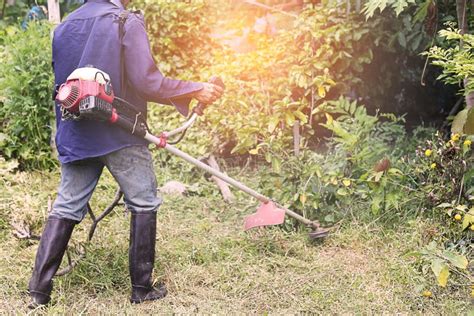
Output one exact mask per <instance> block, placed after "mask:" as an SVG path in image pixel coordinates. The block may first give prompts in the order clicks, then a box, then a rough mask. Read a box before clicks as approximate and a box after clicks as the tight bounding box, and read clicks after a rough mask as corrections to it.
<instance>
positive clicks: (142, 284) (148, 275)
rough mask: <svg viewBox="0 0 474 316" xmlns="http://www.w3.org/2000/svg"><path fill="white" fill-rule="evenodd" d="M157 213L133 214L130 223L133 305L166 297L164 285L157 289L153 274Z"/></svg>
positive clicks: (131, 299)
mask: <svg viewBox="0 0 474 316" xmlns="http://www.w3.org/2000/svg"><path fill="white" fill-rule="evenodd" d="M155 239H156V213H152V212H146V213H132V218H131V223H130V249H129V253H128V254H129V268H130V279H131V281H132V296H131V297H130V302H131V303H135V304H138V303H142V302H144V301H154V300H158V299H161V298H163V297H165V296H166V294H167V290H166V287H165V286H164V285H160V286H159V287H158V288H155V287H154V286H153V283H152V272H153V266H154V264H155Z"/></svg>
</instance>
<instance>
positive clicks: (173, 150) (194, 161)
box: [145, 133, 315, 227]
mask: <svg viewBox="0 0 474 316" xmlns="http://www.w3.org/2000/svg"><path fill="white" fill-rule="evenodd" d="M145 139H146V140H148V141H149V142H151V143H154V144H156V145H159V144H160V139H159V138H158V137H156V136H153V135H151V134H149V133H147V134H146V135H145ZM164 149H166V150H167V151H169V152H170V153H172V154H173V155H176V156H178V157H180V158H181V159H183V160H186V161H187V162H189V163H190V164H192V165H195V166H196V167H198V168H200V169H202V170H204V171H206V172H209V173H210V174H212V175H213V176H216V177H217V178H219V179H221V180H222V181H225V182H227V183H229V184H230V185H232V186H233V187H235V188H237V189H239V190H241V191H243V192H245V193H247V194H249V195H251V196H253V197H254V198H256V199H257V200H259V201H260V202H263V203H268V202H270V201H271V199H269V198H268V197H266V196H264V195H263V194H260V193H258V192H257V191H255V190H253V189H251V188H249V187H247V186H246V185H244V184H243V183H241V182H239V181H237V180H234V179H232V178H231V177H229V176H228V175H226V174H224V173H222V172H220V171H218V170H216V169H214V168H212V167H210V166H208V165H206V164H205V163H203V162H202V161H199V160H198V159H196V158H194V157H192V156H190V155H188V154H187V153H185V152H183V151H181V150H179V149H178V148H176V147H174V146H172V145H169V144H166V146H165V147H164ZM276 204H277V205H278V206H279V207H280V208H282V209H283V210H285V213H286V214H287V215H288V216H290V217H293V218H294V219H296V220H298V221H300V222H302V223H303V224H306V225H309V226H312V227H315V223H314V222H312V221H310V220H309V219H307V218H305V217H303V216H301V215H300V214H298V213H295V212H293V211H292V210H289V209H287V208H286V207H282V206H281V205H279V204H278V203H276Z"/></svg>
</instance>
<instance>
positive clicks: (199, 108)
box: [193, 76, 225, 115]
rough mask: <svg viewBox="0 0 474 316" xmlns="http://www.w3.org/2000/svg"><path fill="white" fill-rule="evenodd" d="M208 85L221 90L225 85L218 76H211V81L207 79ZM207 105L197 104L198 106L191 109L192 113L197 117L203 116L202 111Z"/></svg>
mask: <svg viewBox="0 0 474 316" xmlns="http://www.w3.org/2000/svg"><path fill="white" fill-rule="evenodd" d="M209 83H212V84H215V85H216V86H219V87H221V88H222V89H225V84H224V81H222V79H221V77H218V76H212V77H211V79H209ZM208 105H209V104H204V103H202V102H199V103H198V105H196V107H195V108H194V109H193V112H194V113H196V114H197V115H203V114H204V110H205V109H206V107H207V106H208Z"/></svg>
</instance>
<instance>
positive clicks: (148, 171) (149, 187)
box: [51, 146, 162, 221]
mask: <svg viewBox="0 0 474 316" xmlns="http://www.w3.org/2000/svg"><path fill="white" fill-rule="evenodd" d="M104 167H107V169H108V170H109V171H110V173H111V174H112V176H113V177H114V178H115V180H116V181H117V182H118V184H119V186H120V189H121V190H122V192H123V193H124V202H125V205H126V206H127V208H128V210H129V211H131V212H137V213H139V212H156V210H157V209H158V207H159V206H160V205H161V202H162V200H161V198H159V197H158V196H157V184H156V177H155V172H154V170H153V161H152V157H151V153H150V151H149V150H148V148H147V147H146V146H131V147H126V148H123V149H120V150H117V151H114V152H112V153H110V154H107V155H104V156H101V157H97V158H91V159H86V160H81V161H75V162H72V163H67V164H62V165H61V184H60V185H59V189H58V196H57V198H56V200H55V201H54V203H53V209H52V212H51V215H53V216H55V217H60V218H68V219H72V220H75V221H82V219H83V218H84V217H85V216H86V214H87V203H88V202H89V200H90V198H91V196H92V193H93V192H94V189H95V187H96V185H97V183H98V182H99V178H100V176H101V174H102V170H103V169H104Z"/></svg>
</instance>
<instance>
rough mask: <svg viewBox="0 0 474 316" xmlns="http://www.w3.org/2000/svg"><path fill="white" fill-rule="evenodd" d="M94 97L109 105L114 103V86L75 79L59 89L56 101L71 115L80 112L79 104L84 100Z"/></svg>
mask: <svg viewBox="0 0 474 316" xmlns="http://www.w3.org/2000/svg"><path fill="white" fill-rule="evenodd" d="M89 96H94V97H98V98H100V99H102V100H104V101H106V102H108V103H112V102H113V101H114V92H113V90H112V85H110V84H108V86H107V84H100V83H98V82H96V81H88V80H80V79H73V80H69V81H67V82H66V83H64V84H62V85H61V87H60V88H59V91H58V94H57V96H56V100H57V101H58V102H59V103H60V104H61V107H63V108H65V109H66V110H68V111H69V112H71V113H78V112H79V102H81V100H82V99H84V98H86V97H89Z"/></svg>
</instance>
